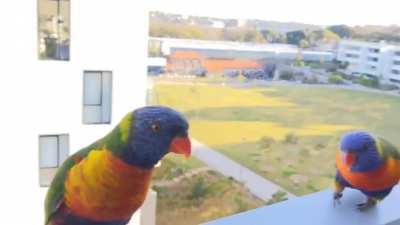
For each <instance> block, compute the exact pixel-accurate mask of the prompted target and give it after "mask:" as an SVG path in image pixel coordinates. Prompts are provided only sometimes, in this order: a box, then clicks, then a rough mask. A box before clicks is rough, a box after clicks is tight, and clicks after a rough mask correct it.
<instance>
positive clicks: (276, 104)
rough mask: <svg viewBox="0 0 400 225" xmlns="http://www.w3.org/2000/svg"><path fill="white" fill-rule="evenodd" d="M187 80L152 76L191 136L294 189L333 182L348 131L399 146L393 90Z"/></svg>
mask: <svg viewBox="0 0 400 225" xmlns="http://www.w3.org/2000/svg"><path fill="white" fill-rule="evenodd" d="M193 80H194V79H190V80H186V81H185V80H182V79H180V80H179V81H178V82H176V81H174V82H169V83H165V82H164V80H163V82H159V81H157V80H155V86H154V92H155V94H156V99H157V102H158V104H163V105H168V106H171V107H174V108H176V109H178V110H180V111H182V112H183V113H184V114H185V115H186V116H187V117H188V118H189V120H190V126H191V129H190V133H191V135H192V136H193V137H194V138H196V139H198V140H199V141H201V142H203V143H205V144H206V145H209V146H210V147H212V148H214V149H216V150H218V151H220V152H222V153H224V154H226V155H227V156H229V157H231V158H232V159H234V160H236V161H238V162H239V163H242V164H243V165H245V166H247V167H249V168H251V169H252V170H254V171H256V172H257V173H259V174H260V175H262V176H264V177H266V178H268V179H270V180H271V181H274V182H275V183H278V184H279V185H281V186H283V187H284V188H286V189H288V190H289V191H291V192H293V193H295V194H298V195H303V194H307V193H310V192H315V191H317V190H321V189H324V188H327V187H329V186H331V185H332V182H333V176H334V173H335V169H334V154H335V151H336V150H337V145H338V141H339V138H340V136H341V135H342V134H343V133H344V132H346V131H350V130H360V129H362V130H367V131H371V132H373V133H375V134H377V135H380V136H383V137H385V138H386V139H388V140H390V141H392V142H393V143H395V144H396V145H400V139H399V138H397V135H398V134H397V133H398V132H397V131H398V130H400V120H399V118H398V117H399V116H400V101H399V99H398V98H396V97H390V96H386V95H381V94H376V93H366V92H356V91H351V90H341V89H330V88H312V87H311V88H310V87H304V86H270V87H262V88H261V87H255V88H232V87H229V86H225V85H219V84H218V82H214V83H213V82H210V81H208V80H207V82H199V81H198V80H196V81H195V82H193ZM199 80H201V78H200V79H199ZM194 83H197V84H196V85H193V84H194ZM220 83H221V82H220Z"/></svg>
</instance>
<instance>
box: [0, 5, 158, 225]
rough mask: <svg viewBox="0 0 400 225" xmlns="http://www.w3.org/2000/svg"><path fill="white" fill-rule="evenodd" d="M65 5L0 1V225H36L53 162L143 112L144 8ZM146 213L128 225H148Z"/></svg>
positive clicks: (148, 209) (150, 218) (150, 209)
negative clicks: (134, 112) (135, 111)
mask: <svg viewBox="0 0 400 225" xmlns="http://www.w3.org/2000/svg"><path fill="white" fill-rule="evenodd" d="M69 2H70V1H69V0H58V1H54V0H35V1H24V2H23V3H21V2H18V1H2V2H1V3H0V12H1V13H0V17H1V20H0V25H1V27H2V35H1V36H0V45H1V51H0V59H1V65H2V66H1V71H2V73H1V75H0V77H1V82H0V99H1V100H0V102H1V110H0V111H1V112H0V115H1V120H2V122H1V126H0V131H1V136H2V144H1V145H2V147H3V150H5V151H3V153H2V157H1V158H2V162H1V163H0V177H1V188H0V190H1V192H0V199H1V204H0V208H1V215H2V216H1V222H0V223H1V224H7V225H25V224H29V225H43V224H44V199H45V194H46V192H47V186H48V183H49V182H50V180H51V178H52V176H53V174H54V172H55V170H56V169H57V168H58V167H59V165H60V164H61V163H62V161H63V160H64V159H65V158H66V157H68V155H71V154H73V153H74V152H76V151H77V150H79V149H81V148H82V147H85V146H87V145H88V144H90V143H92V142H93V141H95V140H97V139H99V138H100V137H102V136H103V135H105V134H106V133H108V132H109V131H110V130H111V129H112V128H113V127H114V126H116V125H117V124H118V123H119V120H120V119H121V118H122V117H123V116H124V115H125V114H126V113H127V112H129V111H131V110H133V109H135V108H137V107H141V106H144V105H145V94H146V83H147V78H146V63H147V62H146V60H147V41H146V39H145V37H146V36H147V31H148V30H147V27H148V24H147V21H146V18H147V16H148V15H147V12H146V10H145V9H144V7H140V5H138V3H137V2H133V1H121V2H118V3H116V2H114V1H95V0H85V1H73V2H71V4H69ZM41 6H44V8H43V7H41ZM151 195H152V198H153V199H155V198H154V193H153V194H151ZM154 207H155V204H154V202H153V204H150V205H146V206H145V209H142V210H141V211H140V212H138V213H136V214H135V216H134V219H133V220H132V222H131V224H135V225H139V224H146V225H147V224H154V219H155V218H154V216H155V215H154V212H155V211H154V210H155V208H154Z"/></svg>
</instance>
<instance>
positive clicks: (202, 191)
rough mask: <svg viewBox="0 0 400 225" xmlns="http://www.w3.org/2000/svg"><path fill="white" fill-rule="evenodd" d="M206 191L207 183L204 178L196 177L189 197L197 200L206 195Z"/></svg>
mask: <svg viewBox="0 0 400 225" xmlns="http://www.w3.org/2000/svg"><path fill="white" fill-rule="evenodd" d="M207 192H208V190H207V185H206V184H205V182H204V178H203V177H197V179H196V181H195V183H194V184H193V187H192V190H191V196H190V198H192V199H197V200H198V199H200V198H203V197H204V196H206V195H207Z"/></svg>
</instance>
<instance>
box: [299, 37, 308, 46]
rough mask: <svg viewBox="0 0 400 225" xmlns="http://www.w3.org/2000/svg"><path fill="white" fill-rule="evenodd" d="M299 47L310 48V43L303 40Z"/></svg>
mask: <svg viewBox="0 0 400 225" xmlns="http://www.w3.org/2000/svg"><path fill="white" fill-rule="evenodd" d="M299 47H300V48H308V47H310V44H309V43H308V41H307V40H306V39H302V40H301V41H300V43H299Z"/></svg>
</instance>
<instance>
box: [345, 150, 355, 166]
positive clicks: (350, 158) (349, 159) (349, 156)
mask: <svg viewBox="0 0 400 225" xmlns="http://www.w3.org/2000/svg"><path fill="white" fill-rule="evenodd" d="M356 159H357V156H356V154H354V153H349V152H347V153H345V152H342V160H343V162H344V163H345V164H347V165H349V166H351V165H353V164H354V163H355V162H356Z"/></svg>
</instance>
